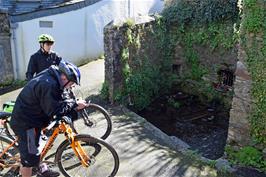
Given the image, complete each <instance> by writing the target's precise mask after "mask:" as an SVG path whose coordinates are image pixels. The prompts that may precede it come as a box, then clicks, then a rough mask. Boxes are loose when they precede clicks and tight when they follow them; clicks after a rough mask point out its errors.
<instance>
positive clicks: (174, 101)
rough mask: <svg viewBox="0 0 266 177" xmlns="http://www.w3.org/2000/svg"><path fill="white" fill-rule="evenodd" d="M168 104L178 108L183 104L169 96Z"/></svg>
mask: <svg viewBox="0 0 266 177" xmlns="http://www.w3.org/2000/svg"><path fill="white" fill-rule="evenodd" d="M168 104H169V105H170V106H172V107H174V108H176V109H179V108H180V106H181V103H180V102H178V101H176V100H174V99H173V98H169V99H168Z"/></svg>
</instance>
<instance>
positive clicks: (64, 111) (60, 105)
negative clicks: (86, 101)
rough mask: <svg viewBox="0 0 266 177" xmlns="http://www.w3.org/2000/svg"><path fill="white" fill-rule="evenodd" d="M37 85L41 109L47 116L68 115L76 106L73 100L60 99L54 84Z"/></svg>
mask: <svg viewBox="0 0 266 177" xmlns="http://www.w3.org/2000/svg"><path fill="white" fill-rule="evenodd" d="M38 87H39V88H38V90H39V93H38V94H40V104H41V107H42V110H43V111H44V113H46V114H47V115H48V116H49V117H52V116H58V117H61V116H64V115H68V114H69V113H70V112H71V111H72V110H74V109H75V108H76V107H78V104H77V103H76V102H75V101H74V100H62V98H61V92H60V90H59V88H57V86H56V85H49V83H40V84H39V86H38Z"/></svg>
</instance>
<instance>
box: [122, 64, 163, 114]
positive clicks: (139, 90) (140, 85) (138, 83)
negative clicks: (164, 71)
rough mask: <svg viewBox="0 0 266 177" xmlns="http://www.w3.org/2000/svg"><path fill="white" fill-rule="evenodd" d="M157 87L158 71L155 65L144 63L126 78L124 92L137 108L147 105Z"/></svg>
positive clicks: (158, 81) (156, 92)
mask: <svg viewBox="0 0 266 177" xmlns="http://www.w3.org/2000/svg"><path fill="white" fill-rule="evenodd" d="M159 89H160V72H159V70H158V68H157V67H155V66H150V65H148V64H146V65H144V66H143V67H142V68H140V69H139V70H138V71H136V72H134V73H133V74H131V75H130V76H129V77H128V78H127V79H126V92H127V94H128V95H129V96H130V99H131V101H132V103H133V105H134V107H135V108H136V109H137V110H141V109H143V108H145V107H146V106H148V105H149V104H150V102H151V101H152V100H153V98H154V97H155V96H157V95H158V94H159Z"/></svg>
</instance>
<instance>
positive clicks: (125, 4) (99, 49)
mask: <svg viewBox="0 0 266 177" xmlns="http://www.w3.org/2000/svg"><path fill="white" fill-rule="evenodd" d="M162 8H163V1H162V0H102V1H100V2H98V3H95V4H93V5H91V6H88V7H85V8H82V9H78V10H75V11H70V12H67V13H62V14H57V15H51V16H47V17H42V18H36V19H33V20H28V21H24V22H19V23H18V27H17V28H16V29H15V30H14V33H15V34H14V33H13V35H15V36H16V40H12V42H13V44H12V52H13V54H12V56H13V63H14V68H15V69H14V70H15V71H16V73H15V75H16V76H17V77H16V78H18V79H24V78H25V72H26V69H27V65H28V61H29V58H30V56H31V55H32V54H33V53H34V52H36V51H37V50H38V49H39V44H38V42H37V38H38V36H39V35H40V34H42V33H48V34H51V35H52V36H53V37H54V38H55V40H56V42H55V45H54V47H53V50H54V51H56V52H57V53H58V54H59V55H60V56H62V57H63V58H65V59H68V60H70V61H72V62H74V63H79V62H80V61H82V60H84V59H87V58H97V57H98V56H99V55H100V54H103V28H104V26H105V25H106V24H108V23H109V22H110V21H112V20H114V19H119V18H127V17H129V16H130V17H133V16H137V15H139V14H141V15H146V14H151V13H156V12H160V11H161V10H162ZM39 21H52V22H53V27H52V28H40V27H39ZM15 45H16V46H17V47H14V46H15ZM15 48H17V50H16V51H15ZM15 56H17V57H15Z"/></svg>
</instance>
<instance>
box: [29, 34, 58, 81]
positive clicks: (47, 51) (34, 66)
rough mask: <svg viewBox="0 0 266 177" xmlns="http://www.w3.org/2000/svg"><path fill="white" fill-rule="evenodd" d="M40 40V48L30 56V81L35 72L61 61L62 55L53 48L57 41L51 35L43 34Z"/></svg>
mask: <svg viewBox="0 0 266 177" xmlns="http://www.w3.org/2000/svg"><path fill="white" fill-rule="evenodd" d="M38 42H39V43H40V49H39V50H38V51H37V52H36V53H34V54H33V55H32V56H31V57H30V60H29V63H28V68H27V72H26V78H27V80H28V81H29V80H31V79H32V78H33V76H34V75H35V74H38V73H39V72H41V71H43V70H44V69H47V68H49V67H50V66H51V65H58V64H59V63H60V61H61V57H59V56H58V55H57V54H56V53H55V52H53V51H52V50H51V49H52V46H53V44H54V42H55V40H54V38H53V37H52V36H51V35H49V34H41V35H40V36H39V37H38Z"/></svg>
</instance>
